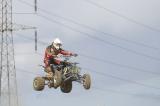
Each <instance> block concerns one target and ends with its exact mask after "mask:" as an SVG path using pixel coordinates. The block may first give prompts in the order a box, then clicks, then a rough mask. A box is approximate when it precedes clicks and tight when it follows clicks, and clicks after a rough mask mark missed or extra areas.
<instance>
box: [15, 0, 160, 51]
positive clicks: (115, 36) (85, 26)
mask: <svg viewBox="0 0 160 106" xmlns="http://www.w3.org/2000/svg"><path fill="white" fill-rule="evenodd" d="M18 1H20V2H21V3H24V4H26V5H28V6H31V7H33V5H32V4H30V3H28V2H25V1H23V0H18ZM38 9H39V10H40V11H42V12H43V13H46V14H48V15H50V16H54V17H58V18H60V19H63V20H65V21H68V22H71V23H74V24H76V25H79V26H81V27H84V28H87V29H90V30H92V31H96V32H98V33H101V34H103V35H106V36H110V37H113V38H116V39H119V40H122V41H126V42H128V43H132V44H135V45H139V46H142V47H146V48H150V49H153V50H159V49H160V48H158V47H154V46H151V45H146V44H143V43H140V42H136V41H133V40H129V39H126V38H123V37H119V36H118V35H114V34H111V33H107V32H103V31H100V30H98V29H96V28H93V27H91V26H88V25H85V24H82V23H79V22H77V21H74V20H72V19H69V18H66V17H63V16H60V15H58V14H56V13H53V12H49V11H47V10H45V9H42V8H39V7H38ZM106 36H105V37H106Z"/></svg>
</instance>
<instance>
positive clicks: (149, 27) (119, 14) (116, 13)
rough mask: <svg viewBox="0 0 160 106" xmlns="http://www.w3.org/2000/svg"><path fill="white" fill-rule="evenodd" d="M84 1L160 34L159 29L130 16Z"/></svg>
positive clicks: (87, 0) (89, 0) (88, 0)
mask: <svg viewBox="0 0 160 106" xmlns="http://www.w3.org/2000/svg"><path fill="white" fill-rule="evenodd" d="M83 1H85V2H87V3H89V4H92V5H94V6H96V7H98V8H101V9H103V10H105V11H106V12H109V13H112V14H114V15H116V16H118V17H121V18H123V19H125V20H127V21H130V22H132V23H135V24H137V25H139V26H142V27H145V28H147V29H150V30H152V31H156V32H160V30H159V29H156V28H154V27H151V26H149V25H146V24H144V23H141V22H139V21H137V20H135V19H132V18H129V17H128V16H125V15H123V14H121V13H119V12H116V11H113V10H111V9H109V8H106V7H104V6H102V5H100V4H98V3H96V2H93V1H91V0H83Z"/></svg>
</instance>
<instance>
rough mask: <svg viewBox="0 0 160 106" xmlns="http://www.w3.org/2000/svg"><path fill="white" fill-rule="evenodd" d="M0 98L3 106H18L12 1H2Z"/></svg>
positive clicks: (0, 19) (0, 22) (0, 23)
mask: <svg viewBox="0 0 160 106" xmlns="http://www.w3.org/2000/svg"><path fill="white" fill-rule="evenodd" d="M0 12H1V15H0V16H1V17H0V29H1V30H0V36H1V64H0V68H1V70H0V78H1V81H0V88H1V92H0V96H1V102H0V105H1V106H18V96H17V84H16V83H17V82H16V70H15V60H14V47H13V36H12V27H13V24H12V0H0Z"/></svg>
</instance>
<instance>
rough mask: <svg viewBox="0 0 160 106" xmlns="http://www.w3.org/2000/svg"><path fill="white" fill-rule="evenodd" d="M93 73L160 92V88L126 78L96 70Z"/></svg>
mask: <svg viewBox="0 0 160 106" xmlns="http://www.w3.org/2000/svg"><path fill="white" fill-rule="evenodd" d="M82 68H84V67H82ZM84 69H87V70H92V69H89V68H84ZM91 72H94V73H97V74H99V75H102V76H105V77H110V78H113V79H117V80H121V81H124V82H128V83H132V84H136V85H140V86H143V87H147V88H153V89H158V90H160V87H156V86H151V85H147V84H144V83H140V82H137V81H133V80H129V79H124V78H121V77H118V76H115V75H111V74H106V73H102V72H98V71H95V70H92V71H91Z"/></svg>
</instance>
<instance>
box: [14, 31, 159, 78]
mask: <svg viewBox="0 0 160 106" xmlns="http://www.w3.org/2000/svg"><path fill="white" fill-rule="evenodd" d="M17 35H19V36H20V37H23V38H25V39H28V40H34V39H33V38H30V37H26V36H24V35H21V34H17ZM37 43H39V44H41V45H48V43H46V42H44V41H38V42H37ZM37 54H38V55H41V56H42V54H40V53H38V52H37ZM78 54H79V55H80V56H82V57H84V58H88V59H91V60H95V61H98V62H102V63H106V64H112V65H115V66H118V67H122V68H127V69H131V70H127V71H137V72H144V73H149V74H154V75H160V73H159V72H153V71H150V70H144V69H140V68H137V67H134V66H129V65H125V64H120V63H116V62H113V61H110V60H103V59H100V58H96V57H93V56H88V55H85V54H82V53H78Z"/></svg>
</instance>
